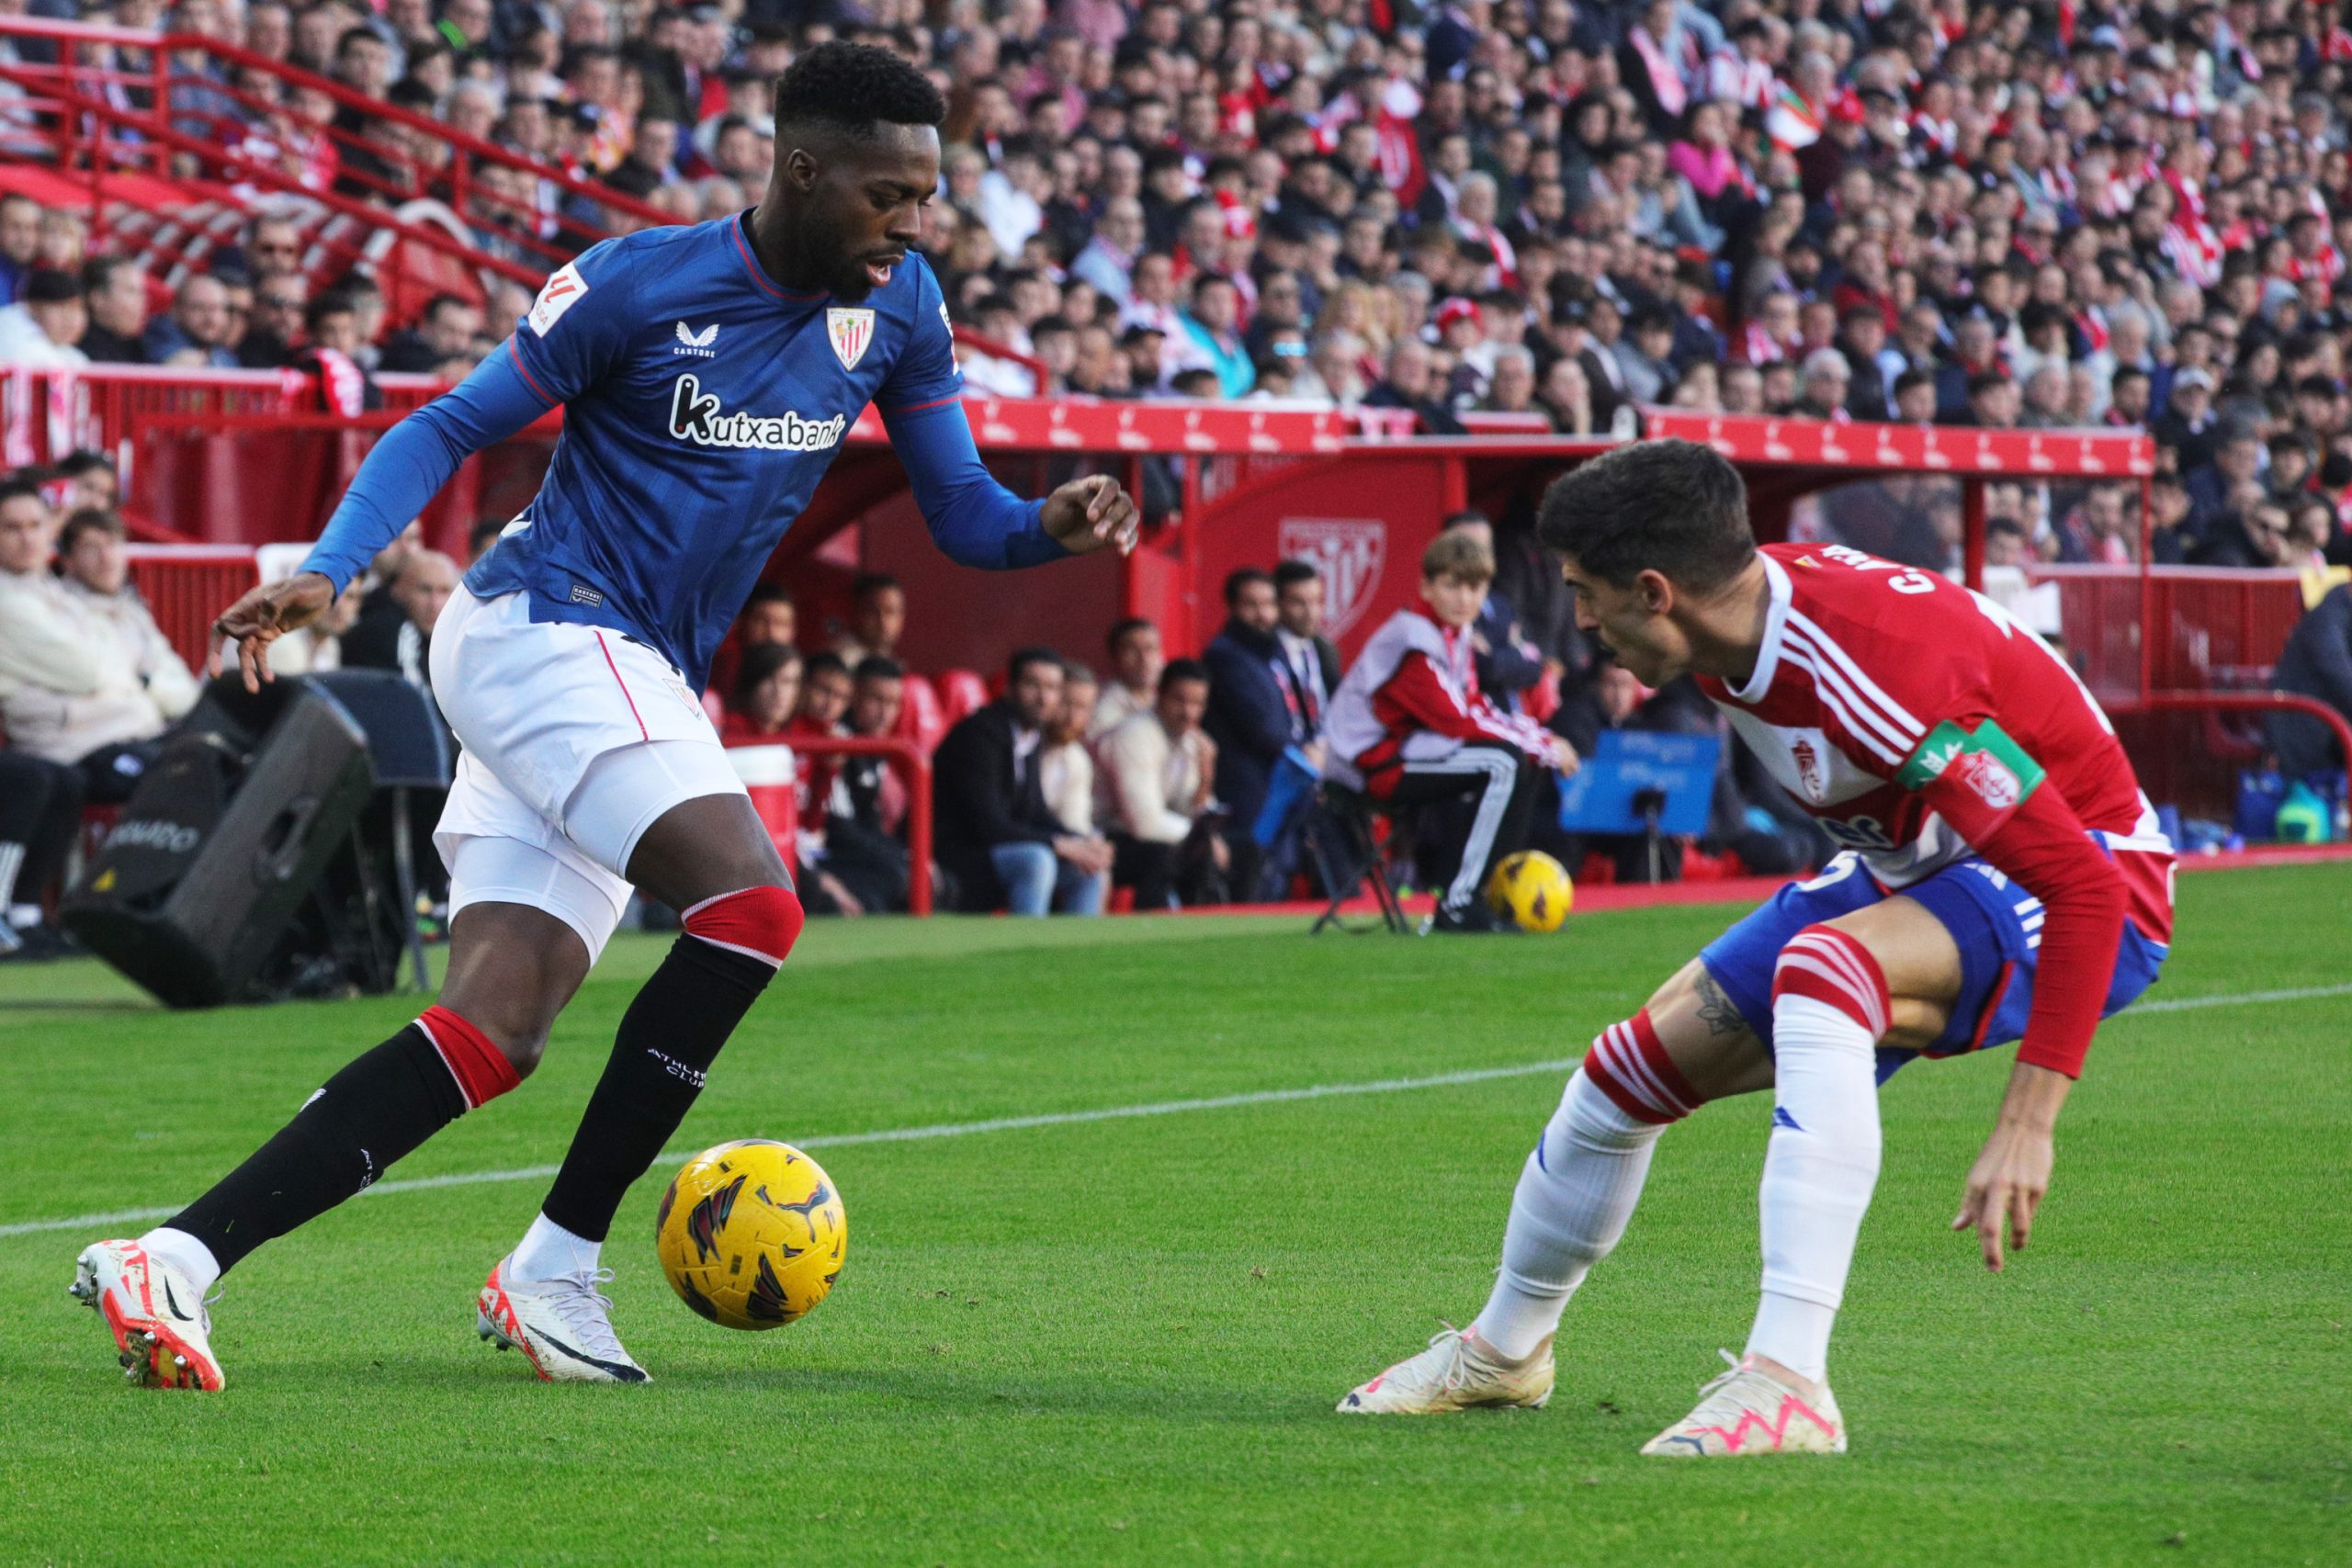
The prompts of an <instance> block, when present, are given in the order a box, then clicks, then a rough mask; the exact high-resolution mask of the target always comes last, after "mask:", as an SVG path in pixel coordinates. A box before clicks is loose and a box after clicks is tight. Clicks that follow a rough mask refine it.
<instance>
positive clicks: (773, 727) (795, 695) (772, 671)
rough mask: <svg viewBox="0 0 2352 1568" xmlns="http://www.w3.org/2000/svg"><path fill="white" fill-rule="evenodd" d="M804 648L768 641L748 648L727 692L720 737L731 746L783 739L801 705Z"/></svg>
mask: <svg viewBox="0 0 2352 1568" xmlns="http://www.w3.org/2000/svg"><path fill="white" fill-rule="evenodd" d="M800 674H801V661H800V650H799V649H796V648H794V647H793V646H792V645H791V644H789V643H764V644H762V645H761V646H759V647H757V648H752V649H745V650H744V653H743V658H742V661H741V663H740V664H738V665H737V666H736V669H735V683H734V686H733V687H732V688H731V689H730V690H729V692H728V694H727V717H726V721H725V723H723V724H722V725H721V726H720V727H719V739H721V740H723V741H725V742H726V743H727V744H728V745H729V746H742V745H748V744H751V743H752V742H754V741H759V740H769V739H779V738H781V737H782V736H783V735H784V734H785V731H786V728H787V727H788V726H789V725H790V724H791V723H792V719H793V716H794V715H795V714H797V712H798V711H799V708H800Z"/></svg>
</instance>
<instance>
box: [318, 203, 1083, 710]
mask: <svg viewBox="0 0 2352 1568" xmlns="http://www.w3.org/2000/svg"><path fill="white" fill-rule="evenodd" d="M749 216H750V215H749V214H748V213H746V214H742V215H739V216H737V217H734V218H729V219H725V220H718V221H714V222H709V223H698V224H695V225H693V226H692V227H686V228H670V229H651V230H647V231H642V232H639V233H636V234H630V235H628V236H626V237H624V238H621V239H616V240H607V241H605V242H604V243H602V244H599V245H597V246H595V247H594V248H593V249H591V250H589V251H587V252H585V253H584V254H582V255H581V256H580V258H579V259H578V260H576V261H574V262H572V263H571V264H570V265H567V266H565V267H563V268H562V269H561V270H560V271H559V272H557V273H556V274H555V275H554V276H552V277H550V278H548V281H547V285H546V287H545V288H542V289H540V291H539V296H538V299H537V300H536V301H534V302H533V304H532V306H531V309H530V310H529V311H528V312H527V313H526V315H525V316H524V317H523V319H522V321H520V322H519V323H518V324H517V326H516V328H515V333H514V335H513V336H512V337H510V338H508V339H507V340H506V342H505V343H504V344H502V345H501V346H500V347H499V349H498V351H497V352H496V353H495V354H493V355H491V357H490V358H489V359H487V360H485V361H484V362H483V364H482V366H481V367H480V368H479V369H477V370H476V371H475V372H474V374H473V375H472V376H470V377H469V378H467V379H466V381H465V382H464V384H463V385H461V386H459V387H458V388H456V389H453V390H451V391H450V392H448V393H447V394H445V395H444V396H442V397H440V398H437V399H435V400H433V401H432V402H431V403H428V404H426V405H425V406H424V408H423V409H420V410H418V411H417V412H416V413H415V414H413V415H412V416H411V417H410V418H408V419H406V420H403V421H402V422H401V423H400V424H399V425H397V426H395V427H394V429H393V430H392V431H391V432H390V434H388V435H387V436H386V438H385V439H384V441H383V442H381V443H380V444H379V446H378V448H377V450H376V451H375V452H373V453H370V454H369V456H368V461H367V463H366V464H365V465H363V466H362V468H361V469H360V471H359V474H358V476H357V477H356V479H354V480H353V481H352V485H351V489H350V491H349V492H348V493H347V494H346V495H345V499H344V502H343V504H342V505H341V506H340V507H338V508H337V509H336V512H335V515H334V518H333V520H331V521H330V523H329V524H328V526H327V530H326V533H325V535H324V536H322V538H321V539H320V541H319V546H318V548H317V549H316V550H314V551H313V552H312V553H311V558H310V559H309V560H308V561H306V562H305V563H304V569H305V570H315V571H321V572H323V573H325V574H326V575H327V577H328V578H330V579H331V580H332V581H334V583H335V585H336V586H337V588H338V589H339V588H341V587H342V585H343V584H344V583H345V582H347V581H349V580H350V579H351V578H352V577H353V576H354V575H356V573H357V572H358V571H359V570H361V569H362V568H364V567H365V566H366V564H367V562H368V558H370V557H372V556H373V555H374V554H375V552H376V551H377V550H379V549H381V548H382V547H383V546H384V545H385V544H386V543H388V542H389V541H390V538H391V537H392V536H393V535H394V534H396V533H397V532H398V531H399V529H400V528H401V527H402V526H404V525H406V523H407V522H408V520H409V518H411V517H413V516H414V515H415V514H416V513H417V512H419V511H420V510H422V509H423V507H424V503H425V502H427V501H428V500H430V499H431V497H432V494H433V492H434V491H437V490H438V489H439V488H440V486H441V485H442V484H443V483H445V482H446V481H447V479H448V476H449V474H450V473H452V472H454V471H455V469H456V467H457V464H458V462H461V461H463V460H464V458H465V457H466V456H467V455H468V454H469V453H471V452H474V451H478V450H480V449H481V447H482V446H489V445H491V444H492V442H494V441H497V440H500V439H503V437H504V436H506V435H509V434H513V433H514V432H515V431H516V430H518V429H521V428H522V427H523V426H524V425H526V424H528V423H530V422H531V421H532V420H535V419H537V417H538V416H539V415H540V414H542V413H544V412H546V411H547V410H548V408H549V407H550V406H553V405H555V404H561V405H563V408H564V428H563V434H562V435H561V437H560V439H559V440H558V441H557V443H556V448H555V455H554V457H553V459H552V460H551V461H550V463H549V464H548V473H547V478H546V479H545V480H544V482H542V483H541V485H540V487H539V491H538V494H537V496H536V497H534V498H533V500H532V502H531V504H530V507H529V508H528V510H527V511H526V512H525V513H524V514H523V516H522V517H520V518H518V519H517V520H516V523H515V525H512V526H510V528H509V529H508V531H507V533H506V534H505V535H504V536H502V537H501V538H500V540H499V542H498V544H497V546H496V547H495V548H493V549H492V550H491V551H490V552H489V553H488V554H487V555H485V556H484V557H483V558H481V560H479V561H477V562H476V563H475V564H474V567H473V569H472V570H470V571H469V572H468V573H467V574H466V586H467V588H468V589H469V590H470V591H471V592H473V594H474V595H475V596H476V597H477V598H481V599H489V598H492V597H494V596H496V595H500V594H504V593H515V592H521V593H527V594H528V595H529V596H530V603H531V617H532V619H534V620H538V621H550V620H552V621H578V622H586V623H589V624H592V625H595V626H609V627H612V628H614V629H616V630H619V631H622V632H626V633H628V634H630V635H631V636H634V637H638V638H639V640H641V641H644V642H647V643H650V644H651V645H652V646H653V647H655V648H657V649H661V650H662V652H663V653H664V654H665V655H667V656H668V657H669V659H670V660H671V661H672V662H673V664H675V665H676V666H677V667H678V669H679V670H680V671H682V672H683V673H684V674H685V675H686V677H687V678H688V679H689V680H690V681H692V682H695V684H696V685H697V686H699V685H700V684H701V683H702V682H703V681H704V679H705V678H706V672H707V671H708V669H709V666H710V659H711V655H712V654H713V652H715V651H716V650H717V649H718V643H719V640H720V638H722V637H724V636H725V635H726V633H727V628H728V626H729V623H730V622H731V621H732V620H733V619H734V617H735V615H736V614H737V613H738V612H739V611H740V610H741V608H742V604H743V601H744V599H745V598H746V597H747V596H748V595H749V594H750V592H751V590H752V584H753V583H754V582H756V581H758V579H759V574H760V571H761V569H762V568H763V566H764V565H765V564H766V562H767V559H768V558H769V556H770V555H771V554H773V553H774V551H775V547H776V544H777V541H778V540H780V539H781V538H783V536H784V532H785V530H786V528H787V527H789V526H791V525H792V522H793V520H794V519H795V518H797V517H798V516H799V515H800V513H801V512H802V511H803V510H804V509H805V508H806V507H807V506H808V504H809V497H810V495H811V494H813V493H814V492H815V491H816V488H817V482H818V480H820V479H822V478H823V477H824V474H825V469H826V468H828V467H829V466H830V465H831V462H832V459H833V454H834V453H836V452H837V451H839V450H840V449H841V444H842V439H843V437H844V436H845V435H846V434H848V431H849V427H850V425H851V423H853V422H854V420H855V419H856V418H857V416H858V414H859V413H860V412H862V411H863V410H864V409H865V405H866V404H867V403H869V402H872V403H874V404H876V406H877V407H878V408H879V409H880V411H881V412H882V417H883V421H884V424H885V426H886V428H888V431H889V434H890V439H891V444H892V446H894V447H895V448H896V449H897V451H898V453H899V457H900V458H901V459H902V460H903V461H904V463H905V465H906V468H907V471H908V476H909V478H910V480H911V481H912V484H913V488H914V492H915V499H916V501H917V502H918V504H919V505H920V506H921V507H922V513H923V516H924V519H925V521H926V522H927V523H928V524H929V525H930V526H931V530H932V533H933V537H934V538H935V539H937V541H938V542H939V544H940V546H941V547H942V548H943V549H944V550H945V551H946V553H947V554H948V555H949V556H950V557H952V558H955V559H956V560H958V561H961V562H963V563H965V564H966V565H970V566H980V567H1016V566H1028V565H1033V564H1036V563H1038V562H1041V561H1046V560H1052V559H1055V558H1058V557H1060V556H1061V555H1062V554H1064V553H1065V552H1064V551H1063V550H1062V548H1061V547H1060V546H1059V545H1057V544H1056V543H1055V542H1054V541H1053V540H1052V539H1051V538H1050V537H1049V536H1047V535H1046V533H1045V531H1044V530H1043V528H1042V527H1041V526H1040V525H1039V522H1038V513H1039V511H1040V509H1041V503H1040V502H1022V501H1018V500H1016V499H1015V498H1013V497H1012V496H1011V495H1010V494H1008V493H1007V492H1006V491H1004V490H1003V489H1002V488H1001V487H1000V486H999V485H997V484H996V482H995V481H994V480H993V479H990V478H989V475H988V472H987V470H986V469H985V468H982V467H981V466H980V462H979V456H978V452H977V451H976V450H975V449H974V448H973V446H972V437H971V430H970V427H969V426H968V425H967V423H966V422H965V419H964V413H963V409H962V405H961V404H960V402H959V401H958V397H959V394H960V393H961V392H962V390H963V378H962V376H961V375H960V374H959V373H958V372H957V370H956V358H955V354H954V345H953V339H952V336H951V333H950V332H949V328H948V321H947V308H946V304H945V301H944V299H942V297H941V294H940V290H939V284H938V281H937V279H935V278H934V277H933V276H932V272H931V268H930V266H929V265H926V264H925V263H924V262H923V260H922V257H920V256H918V255H912V254H910V255H909V256H908V258H907V260H906V261H905V263H904V264H903V265H900V266H899V268H898V269H897V270H896V271H895V272H894V274H893V275H892V276H891V278H890V281H889V282H888V284H886V285H885V286H883V287H882V288H877V289H875V290H874V291H873V292H872V293H871V294H869V295H868V296H867V297H866V298H865V300H863V301H862V302H860V303H859V304H857V305H855V306H844V305H841V304H837V303H836V302H834V300H833V299H832V297H831V295H827V294H812V295H797V294H792V293H788V292H786V290H785V289H783V288H780V287H778V286H777V284H776V283H775V280H774V279H773V278H771V277H769V276H767V274H766V273H765V272H764V271H763V270H762V268H761V266H760V265H759V262H758V260H757V258H756V257H755V256H754V255H753V254H752V247H751V243H750V233H749V230H748V223H749Z"/></svg>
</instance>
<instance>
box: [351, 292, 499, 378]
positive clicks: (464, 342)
mask: <svg viewBox="0 0 2352 1568" xmlns="http://www.w3.org/2000/svg"><path fill="white" fill-rule="evenodd" d="M481 329H482V313H481V306H479V305H473V304H469V303H468V302H467V301H465V300H463V299H459V298H458V296H456V295H455V294H435V296H434V297H433V298H432V299H429V300H427V301H426V302H425V306H424V311H423V313H422V314H420V315H419V316H418V317H417V319H416V324H415V325H413V326H412V327H410V328H408V329H407V330H406V331H404V332H401V333H399V334H398V335H396V336H395V337H394V338H393V339H392V341H391V342H390V343H388V344H385V345H384V353H383V356H382V357H381V358H380V359H379V360H378V361H377V362H376V367H377V368H378V369H379V370H390V371H399V372H406V373H410V374H416V375H438V376H441V377H443V378H446V379H448V380H462V379H464V378H465V376H466V374H467V373H468V372H469V371H470V370H471V369H472V368H473V361H474V354H473V346H474V339H476V338H477V337H480V336H481Z"/></svg>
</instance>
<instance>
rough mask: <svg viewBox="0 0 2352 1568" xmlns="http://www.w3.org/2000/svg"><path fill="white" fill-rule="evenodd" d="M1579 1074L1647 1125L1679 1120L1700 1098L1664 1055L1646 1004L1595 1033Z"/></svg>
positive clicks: (1700, 1102) (1701, 1097)
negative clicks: (1598, 1033) (1637, 1010)
mask: <svg viewBox="0 0 2352 1568" xmlns="http://www.w3.org/2000/svg"><path fill="white" fill-rule="evenodd" d="M1584 1074H1585V1077H1589V1078H1590V1079H1591V1080H1592V1081H1593V1084H1594V1086H1595V1087H1597V1088H1598V1089H1600V1092H1601V1093H1603V1094H1605V1095H1607V1096H1608V1097H1609V1098H1610V1099H1611V1100H1614V1101H1616V1102H1617V1109H1619V1110H1620V1111H1623V1112H1624V1113H1625V1114H1626V1115H1628V1116H1631V1117H1632V1118H1634V1120H1635V1121H1636V1122H1650V1123H1652V1124H1653V1125H1657V1126H1663V1125H1665V1124H1666V1123H1668V1122H1679V1121H1681V1120H1682V1118H1684V1117H1685V1116H1688V1115H1690V1114H1691V1112H1692V1111H1696V1110H1698V1109H1699V1107H1700V1105H1701V1104H1702V1101H1703V1100H1704V1097H1703V1096H1702V1095H1701V1094H1700V1093H1699V1091H1698V1090H1696V1089H1692V1088H1691V1083H1690V1080H1689V1079H1687V1078H1685V1077H1683V1076H1682V1069H1680V1068H1679V1067H1677V1066H1675V1065H1674V1058H1673V1057H1671V1056H1668V1055H1667V1054H1666V1047H1665V1045H1663V1044H1662V1043H1659V1041H1658V1037H1657V1025H1656V1024H1654V1023H1652V1022H1651V1021H1650V1013H1649V1009H1647V1008H1644V1009H1643V1010H1641V1011H1639V1012H1637V1013H1635V1014H1634V1016H1633V1017H1632V1018H1630V1019H1628V1020H1626V1021H1624V1022H1623V1023H1612V1024H1611V1025H1610V1026H1609V1027H1608V1028H1607V1029H1604V1030H1602V1031H1601V1032H1600V1038H1599V1039H1597V1040H1595V1041H1594V1042H1593V1043H1592V1049H1591V1050H1589V1051H1588V1052H1586V1053H1585V1057H1584Z"/></svg>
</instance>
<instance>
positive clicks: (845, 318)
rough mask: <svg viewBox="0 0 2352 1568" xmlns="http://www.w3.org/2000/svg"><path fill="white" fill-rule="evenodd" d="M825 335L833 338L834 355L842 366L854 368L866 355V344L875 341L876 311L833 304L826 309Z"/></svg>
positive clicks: (847, 368)
mask: <svg viewBox="0 0 2352 1568" xmlns="http://www.w3.org/2000/svg"><path fill="white" fill-rule="evenodd" d="M825 335H826V336H827V337H828V338H831V340H832V344H833V357H834V358H836V359H838V360H840V361H841V362H842V369H844V370H854V369H856V368H857V362H858V361H859V360H861V359H863V358H865V345H866V344H870V343H872V342H873V341H874V312H873V311H871V310H844V309H842V307H840V306H838V305H836V306H833V307H831V308H830V309H828V310H826V311H825Z"/></svg>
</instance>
